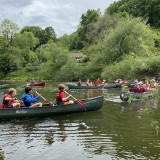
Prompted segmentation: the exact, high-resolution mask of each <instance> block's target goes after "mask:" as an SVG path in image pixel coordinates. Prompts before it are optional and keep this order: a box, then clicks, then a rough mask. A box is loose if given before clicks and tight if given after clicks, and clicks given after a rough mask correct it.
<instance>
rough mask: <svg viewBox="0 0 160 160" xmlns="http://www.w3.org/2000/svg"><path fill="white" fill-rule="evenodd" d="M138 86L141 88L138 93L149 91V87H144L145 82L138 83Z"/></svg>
mask: <svg viewBox="0 0 160 160" xmlns="http://www.w3.org/2000/svg"><path fill="white" fill-rule="evenodd" d="M138 88H139V91H138V93H144V92H147V88H146V87H144V84H143V82H139V83H138Z"/></svg>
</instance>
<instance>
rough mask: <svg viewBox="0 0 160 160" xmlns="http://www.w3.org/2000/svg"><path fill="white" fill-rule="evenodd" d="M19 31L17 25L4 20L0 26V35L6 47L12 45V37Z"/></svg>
mask: <svg viewBox="0 0 160 160" xmlns="http://www.w3.org/2000/svg"><path fill="white" fill-rule="evenodd" d="M18 31H19V27H18V26H17V24H15V23H13V22H12V21H10V20H9V19H4V20H3V21H2V23H1V25H0V35H2V36H3V37H4V38H5V40H6V42H7V43H6V47H9V46H11V45H12V41H13V37H14V35H15V33H17V32H18Z"/></svg>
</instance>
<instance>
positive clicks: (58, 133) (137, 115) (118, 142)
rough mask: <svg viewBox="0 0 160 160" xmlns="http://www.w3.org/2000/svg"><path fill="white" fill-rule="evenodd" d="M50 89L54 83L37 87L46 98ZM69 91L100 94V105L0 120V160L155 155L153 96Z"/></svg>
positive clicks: (159, 142) (158, 143) (157, 120)
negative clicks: (130, 98)
mask: <svg viewBox="0 0 160 160" xmlns="http://www.w3.org/2000/svg"><path fill="white" fill-rule="evenodd" d="M14 85H15V84H14ZM55 86H56V85H55ZM55 90H56V87H54V85H53V83H51V84H50V85H48V86H47V87H45V88H40V89H38V91H39V92H40V93H41V94H42V95H43V96H44V97H46V98H47V99H48V100H51V99H52V100H53V99H54V95H55ZM22 92H23V88H22V87H18V94H19V95H20V94H21V93H22ZM70 93H71V94H73V95H74V96H75V97H77V98H79V99H84V98H90V97H94V96H98V95H104V97H105V103H104V106H103V108H102V109H101V110H99V111H96V112H83V113H76V114H70V115H63V116H55V117H50V118H45V119H44V118H38V119H37V118H35V119H21V120H12V121H6V122H4V121H3V122H1V125H0V131H1V132H0V160H1V159H7V160H13V159H15V160H22V159H25V160H31V159H38V160H44V159H47V160H57V159H65V160H75V159H77V160H81V159H95V160H97V159H98V160H106V159H160V152H159V149H160V134H159V128H160V117H159V115H160V107H159V106H160V104H159V102H158V101H157V100H155V99H154V100H149V101H143V102H135V103H130V104H129V103H124V102H121V101H120V99H119V96H118V94H119V90H118V89H115V90H86V91H85V90H73V91H70ZM19 95H18V96H19Z"/></svg>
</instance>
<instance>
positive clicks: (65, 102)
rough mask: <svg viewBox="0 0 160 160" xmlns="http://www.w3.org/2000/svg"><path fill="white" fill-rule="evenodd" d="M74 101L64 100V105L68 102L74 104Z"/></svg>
mask: <svg viewBox="0 0 160 160" xmlns="http://www.w3.org/2000/svg"><path fill="white" fill-rule="evenodd" d="M73 103H74V101H67V102H64V105H67V104H73Z"/></svg>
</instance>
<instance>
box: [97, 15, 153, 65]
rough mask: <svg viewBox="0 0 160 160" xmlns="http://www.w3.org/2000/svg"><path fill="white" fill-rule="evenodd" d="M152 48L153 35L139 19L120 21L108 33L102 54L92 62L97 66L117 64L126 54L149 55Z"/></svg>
mask: <svg viewBox="0 0 160 160" xmlns="http://www.w3.org/2000/svg"><path fill="white" fill-rule="evenodd" d="M153 48H154V35H153V34H152V32H151V30H150V29H149V28H148V26H146V25H145V23H144V22H142V21H141V19H139V18H133V19H132V18H129V19H128V18H127V19H124V20H121V21H120V22H119V23H118V24H117V27H116V28H115V29H114V30H112V31H111V32H110V34H109V35H108V36H107V37H106V40H105V43H104V50H103V52H102V54H100V55H97V57H95V59H94V60H96V61H95V63H98V64H103V65H105V64H108V63H113V62H118V61H121V60H122V59H123V57H124V56H125V55H126V54H131V53H132V54H136V55H149V54H151V53H152V49H153Z"/></svg>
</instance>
